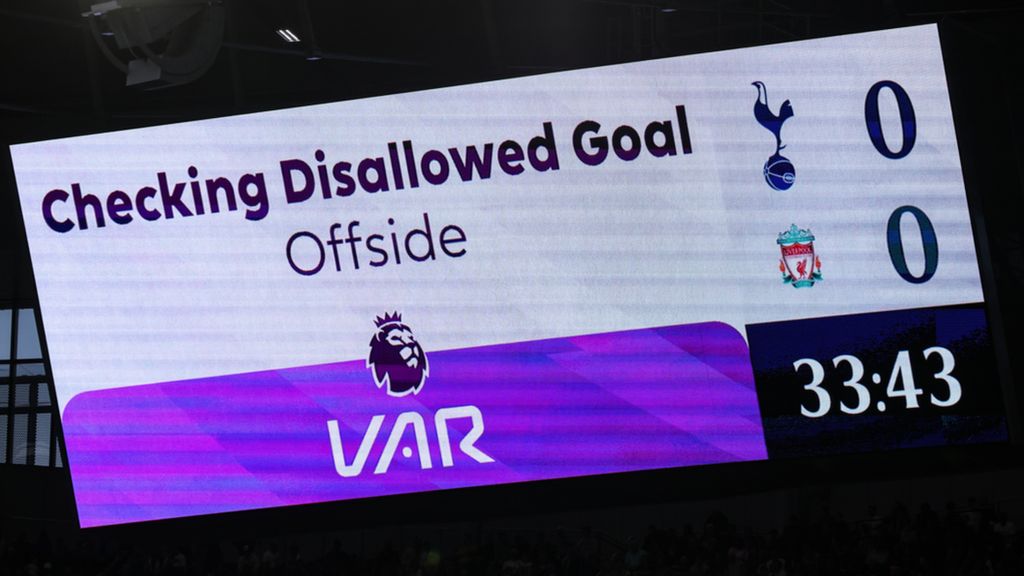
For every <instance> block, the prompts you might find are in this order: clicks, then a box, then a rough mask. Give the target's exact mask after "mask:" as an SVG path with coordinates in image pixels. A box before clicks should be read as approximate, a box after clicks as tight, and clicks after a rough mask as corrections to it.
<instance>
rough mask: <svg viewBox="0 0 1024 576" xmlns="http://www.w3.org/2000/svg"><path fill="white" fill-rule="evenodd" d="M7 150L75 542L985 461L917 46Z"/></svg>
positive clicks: (935, 54) (375, 101)
mask: <svg viewBox="0 0 1024 576" xmlns="http://www.w3.org/2000/svg"><path fill="white" fill-rule="evenodd" d="M11 153H12V156H13V160H14V166H15V170H16V176H17V183H18V189H19V195H20V201H21V208H22V211H23V214H24V221H25V226H26V231H27V234H28V240H29V246H30V249H31V255H32V264H33V268H34V272H35V275H36V285H37V288H38V293H39V301H40V308H41V313H42V319H43V325H44V328H45V335H46V341H47V344H48V349H49V356H50V362H51V365H52V374H53V378H54V382H55V384H56V390H57V396H58V401H59V405H60V410H61V414H62V418H63V429H64V435H65V442H66V446H67V455H68V465H69V467H70V470H71V474H72V478H73V483H74V489H75V496H76V500H77V503H78V509H79V517H80V521H81V523H82V525H83V526H97V525H106V524H115V523H124V522H135V521H144V520H154V519H161V518H170V517H180V516H188V515H195V514H208V513H216V512H225V511H233V510H245V509H254V508H263V507H273V506H283V505H292V504H301V503H313V502H325V501H334V500H344V499H351V498H361V497H372V496H385V495H391V494H399V493H410V492H425V491H431V490H438V489H447V488H456V487H466V486H482V485H492V484H502V483H511V482H523V481H531V480H542V479H551V478H566V477H574V476H582V475H592V474H603V473H611V472H625V471H634V470H647V469H655V468H668V467H681V466H692V465H703V464H713V463H724V462H736V461H750V460H761V459H766V458H781V457H787V456H800V455H815V454H831V453H841V452H856V451H872V450H887V449H893V448H900V447H910V446H935V445H947V444H963V443H973V442H987V441H998V440H1001V439H1004V438H1005V435H1006V432H1005V424H1004V420H1003V414H1002V408H1001V403H1000V397H999V388H998V386H997V383H996V376H995V374H994V372H993V370H994V369H993V365H994V362H993V361H992V347H991V344H990V342H989V335H988V328H987V325H986V321H985V311H984V303H983V294H982V287H981V282H980V279H979V272H978V263H977V255H976V252H975V246H974V237H973V234H972V228H971V221H970V218H969V214H968V208H967V202H966V197H965V191H964V184H963V181H962V176H961V169H960V160H959V153H958V150H957V142H956V138H955V134H954V129H953V121H952V115H951V111H950V104H949V97H948V93H947V88H946V81H945V76H944V72H943V64H942V58H941V53H940V46H939V39H938V35H937V32H936V29H935V28H934V27H932V26H923V27H915V28H907V29H900V30H892V31H883V32H875V33H867V34H858V35H851V36H843V37H836V38H828V39H820V40H810V41H802V42H794V43H790V44H782V45H775V46H767V47H759V48H749V49H743V50H733V51H728V52H720V53H712V54H702V55H696V56H688V57H680V58H670V59H663V60H655V61H649V62H640V63H634V64H625V65H618V66H609V67H602V68H594V69H587V70H579V71H571V72H563V73H557V74H549V75H542V76H534V77H528V78H520V79H515V80H507V81H501V82H491V83H485V84H476V85H469V86H461V87H455V88H448V89H442V90H432V91H426V92H416V93H409V94H400V95H394V96H386V97H380V98H371V99H365V100H359V101H353V102H341V103H334V104H324V105H317V106H308V107H302V108H294V109H287V110H280V111H273V112H265V113H259V114H249V115H242V116H233V117H227V118H219V119H214V120H204V121H199V122H190V123H184V124H175V125H168V126H158V127H152V128H145V129H140V130H130V131H123V132H115V133H109V134H97V135H91V136H85V137H76V138H67V139H62V140H54V141H48V142H40V143H33V144H25V145H19V146H14V147H13V148H12V149H11Z"/></svg>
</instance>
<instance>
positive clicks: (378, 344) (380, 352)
mask: <svg viewBox="0 0 1024 576" xmlns="http://www.w3.org/2000/svg"><path fill="white" fill-rule="evenodd" d="M376 324H377V333H376V334H374V335H373V338H372V339H371V340H370V356H369V358H367V359H366V367H367V368H369V369H370V371H371V372H373V381H374V382H376V384H377V387H378V388H381V387H384V386H386V387H387V391H388V395H389V396H406V395H408V394H419V391H420V389H421V388H423V382H424V381H425V380H426V379H427V376H429V375H430V370H429V369H428V367H427V355H426V354H425V353H424V352H423V348H420V344H419V342H417V341H416V337H415V336H413V334H412V329H411V328H409V327H408V326H406V325H405V324H404V323H402V315H401V314H399V313H398V312H393V313H391V314H384V316H383V317H381V316H378V317H377V320H376Z"/></svg>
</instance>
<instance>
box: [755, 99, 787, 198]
mask: <svg viewBox="0 0 1024 576" xmlns="http://www.w3.org/2000/svg"><path fill="white" fill-rule="evenodd" d="M753 85H754V87H755V88H757V100H755V101H754V118H755V119H756V120H757V122H758V123H759V124H760V125H761V126H764V128H765V129H766V130H768V131H769V132H771V133H772V135H774V136H775V153H774V154H772V155H771V156H770V157H769V158H768V160H767V161H766V162H765V163H764V181H765V182H767V183H768V185H769V186H771V187H772V188H773V189H775V190H789V189H790V187H792V186H793V183H794V182H795V181H796V169H795V168H793V163H792V162H790V161H789V158H786V157H785V156H783V155H782V154H781V152H782V149H783V148H785V147H786V145H785V144H783V143H782V125H783V124H785V123H786V120H789V119H790V118H792V117H793V106H792V105H791V104H790V103H789V100H786V101H785V102H783V103H782V105H781V106H779V112H778V114H776V113H775V112H772V110H771V108H769V107H768V89H767V88H765V86H764V82H760V81H759V82H754V83H753Z"/></svg>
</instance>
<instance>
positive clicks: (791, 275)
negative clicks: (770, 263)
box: [775, 224, 821, 288]
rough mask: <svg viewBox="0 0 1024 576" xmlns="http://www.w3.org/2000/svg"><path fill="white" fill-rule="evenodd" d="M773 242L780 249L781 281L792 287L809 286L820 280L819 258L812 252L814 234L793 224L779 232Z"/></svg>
mask: <svg viewBox="0 0 1024 576" xmlns="http://www.w3.org/2000/svg"><path fill="white" fill-rule="evenodd" d="M775 242H776V243H777V244H778V245H779V248H780V249H781V250H782V259H781V260H780V261H779V271H780V272H782V281H783V282H785V283H786V284H791V285H792V286H793V287H794V288H809V287H811V286H814V283H815V282H820V281H821V259H820V258H818V256H817V255H816V254H815V253H814V234H811V231H810V230H804V229H801V228H797V227H796V224H793V225H791V226H790V227H789V230H787V231H785V232H780V233H779V238H778V240H776V241H775Z"/></svg>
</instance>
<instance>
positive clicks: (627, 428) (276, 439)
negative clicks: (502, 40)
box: [64, 323, 767, 527]
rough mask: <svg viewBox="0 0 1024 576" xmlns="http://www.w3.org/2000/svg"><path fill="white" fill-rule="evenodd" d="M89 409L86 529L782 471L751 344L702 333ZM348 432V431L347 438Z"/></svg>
mask: <svg viewBox="0 0 1024 576" xmlns="http://www.w3.org/2000/svg"><path fill="white" fill-rule="evenodd" d="M427 356H428V360H429V377H428V378H427V379H426V381H425V383H424V384H423V386H422V388H421V389H420V390H419V392H418V393H417V394H408V395H406V396H403V397H394V396H391V395H389V394H388V393H387V392H386V391H385V390H384V389H381V388H378V387H377V385H376V384H375V381H374V378H373V375H372V372H371V370H370V369H369V368H367V365H366V362H365V360H355V361H349V362H338V363H333V364H323V365H318V366H305V367H299V368H288V369H283V370H271V371H265V372H255V373H249V374H237V375H230V376H219V377H214V378H202V379H197V380H189V381H180V382H168V383H162V384H151V385H145V386H136V387H128V388H117V389H109V390H102V391H95V392H87V393H83V394H80V395H78V396H76V397H75V398H73V399H72V401H71V402H70V403H69V404H68V406H67V408H66V410H65V412H64V433H65V439H66V442H67V449H68V454H69V458H70V468H71V473H72V476H73V480H74V487H75V496H76V499H77V502H78V507H79V518H80V521H81V524H82V526H83V527H84V526H98V525H105V524H117V523H125V522H137V521H145V520H155V519H161V518H172V517H180V516H189V515H195V514H210V513H216V512H228V511H235V510H246V509H254V508H265V507H272V506H285V505H293V504H306V503H314V502H326V501H333V500H345V499H351V498H363V497H372V496H383V495H388V494H401V493H409V492H426V491H431V490H438V489H447V488H458V487H465V486H482V485H490V484H502V483H510V482H524V481H531V480H542V479H551V478H565V477H572V476H583V475H592V474H605V473H612V472H625V471H633V470H647V469H655V468H669V467H679V466H694V465H701V464H712V463H720V462H735V461H746V460H760V459H765V458H766V457H767V453H766V450H765V441H764V435H763V432H762V428H761V418H760V414H759V410H758V401H757V397H756V393H755V388H754V380H753V375H752V371H751V366H750V358H749V354H748V350H747V345H746V342H745V341H744V339H743V338H742V336H741V335H740V334H739V333H738V332H737V331H736V330H735V329H733V328H732V327H730V326H728V325H726V324H721V323H705V324H693V325H687V326H673V327H666V328H653V329H644V330H631V331H624V332H614V333H608V334H597V335H588V336H578V337H571V338H558V339H551V340H538V341H532V342H521V343H515V344H502V345H494V346H484V347H477V348H466V349H461V350H447V351H442V352H430V351H429V350H428V351H427ZM332 428H333V430H332Z"/></svg>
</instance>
